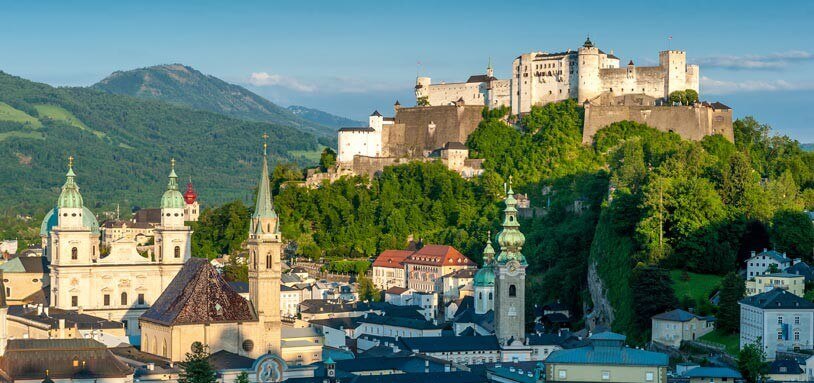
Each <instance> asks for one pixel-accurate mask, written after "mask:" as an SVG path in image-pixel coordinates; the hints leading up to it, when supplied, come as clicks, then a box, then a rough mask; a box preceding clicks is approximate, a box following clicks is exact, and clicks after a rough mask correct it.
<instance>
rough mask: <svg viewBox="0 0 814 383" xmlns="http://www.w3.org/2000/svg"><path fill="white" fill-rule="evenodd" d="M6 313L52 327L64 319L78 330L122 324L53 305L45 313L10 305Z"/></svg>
mask: <svg viewBox="0 0 814 383" xmlns="http://www.w3.org/2000/svg"><path fill="white" fill-rule="evenodd" d="M2 293H4V292H2ZM8 315H9V317H17V318H20V319H24V320H27V321H31V322H36V323H40V324H42V325H45V326H49V328H52V329H57V328H59V322H60V320H64V321H65V326H66V327H76V328H78V329H79V330H93V329H97V330H98V329H116V328H122V327H123V326H124V325H123V324H122V323H121V322H115V321H110V320H107V319H104V318H101V317H97V316H93V315H88V314H86V313H82V314H80V313H79V312H78V311H76V310H62V309H58V308H55V307H50V308H48V314H46V313H45V311H44V310H43V311H42V313H40V309H37V308H34V307H29V306H11V307H9V308H8ZM9 320H14V318H9Z"/></svg>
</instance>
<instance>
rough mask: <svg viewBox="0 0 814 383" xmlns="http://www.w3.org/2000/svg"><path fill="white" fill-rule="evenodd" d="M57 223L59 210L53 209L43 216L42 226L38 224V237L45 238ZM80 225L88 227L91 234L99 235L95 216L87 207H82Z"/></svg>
mask: <svg viewBox="0 0 814 383" xmlns="http://www.w3.org/2000/svg"><path fill="white" fill-rule="evenodd" d="M58 222H59V208H53V209H51V211H49V212H48V214H46V215H45V218H43V219H42V224H40V236H47V235H48V232H50V231H51V228H53V227H54V226H56V225H57V223H58ZM82 225H83V226H85V227H89V228H90V231H91V233H93V234H99V221H97V220H96V216H94V215H93V212H92V211H90V209H88V208H87V207H82Z"/></svg>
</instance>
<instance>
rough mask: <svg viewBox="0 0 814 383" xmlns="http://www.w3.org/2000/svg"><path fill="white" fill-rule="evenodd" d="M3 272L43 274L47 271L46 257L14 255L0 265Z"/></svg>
mask: <svg viewBox="0 0 814 383" xmlns="http://www.w3.org/2000/svg"><path fill="white" fill-rule="evenodd" d="M0 270H2V271H3V272H4V273H33V274H45V273H48V272H49V269H48V259H47V258H46V257H14V258H12V259H10V260H8V261H7V262H6V263H4V264H2V265H0Z"/></svg>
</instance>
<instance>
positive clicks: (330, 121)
mask: <svg viewBox="0 0 814 383" xmlns="http://www.w3.org/2000/svg"><path fill="white" fill-rule="evenodd" d="M288 110H290V111H291V112H292V113H294V114H296V115H297V116H300V117H302V118H304V119H306V120H309V121H313V122H315V123H317V124H321V125H325V126H330V127H333V128H336V129H338V128H341V127H345V126H367V122H362V121H356V120H351V119H350V118H345V117H341V116H337V115H334V114H330V113H328V112H323V111H321V110H319V109H314V108H308V107H305V106H299V105H291V106H289V107H288Z"/></svg>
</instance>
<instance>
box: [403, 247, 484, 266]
mask: <svg viewBox="0 0 814 383" xmlns="http://www.w3.org/2000/svg"><path fill="white" fill-rule="evenodd" d="M404 263H406V264H418V265H429V266H476V264H475V262H472V260H471V259H469V258H467V257H466V256H465V255H463V254H461V253H460V252H459V251H458V250H456V249H455V248H454V247H452V246H446V245H425V246H424V247H422V248H421V249H419V250H418V251H416V252H414V253H413V254H411V255H410V256H409V257H407V259H406V260H405V261H404Z"/></svg>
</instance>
